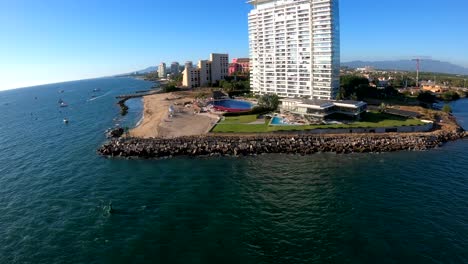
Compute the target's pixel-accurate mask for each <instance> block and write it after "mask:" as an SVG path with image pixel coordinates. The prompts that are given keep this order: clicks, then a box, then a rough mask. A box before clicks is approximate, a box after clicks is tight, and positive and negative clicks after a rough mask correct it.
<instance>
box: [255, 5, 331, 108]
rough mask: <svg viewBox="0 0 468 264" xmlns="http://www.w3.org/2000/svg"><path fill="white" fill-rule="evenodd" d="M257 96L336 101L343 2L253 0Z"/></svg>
mask: <svg viewBox="0 0 468 264" xmlns="http://www.w3.org/2000/svg"><path fill="white" fill-rule="evenodd" d="M250 3H251V4H252V5H253V6H254V9H253V10H252V11H250V13H249V45H250V59H251V85H252V89H253V91H254V92H255V93H258V94H267V93H276V94H278V95H279V96H281V97H308V98H316V99H326V100H329V99H334V98H335V97H336V95H337V93H338V90H339V85H340V84H339V82H340V80H339V74H340V48H339V47H340V40H339V11H338V10H339V9H338V0H251V1H250Z"/></svg>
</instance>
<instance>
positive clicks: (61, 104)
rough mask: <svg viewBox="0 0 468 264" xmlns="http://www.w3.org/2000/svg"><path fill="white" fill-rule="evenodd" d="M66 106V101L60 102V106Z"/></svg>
mask: <svg viewBox="0 0 468 264" xmlns="http://www.w3.org/2000/svg"><path fill="white" fill-rule="evenodd" d="M67 106H68V105H67V103H65V102H63V101H62V102H61V103H60V107H67Z"/></svg>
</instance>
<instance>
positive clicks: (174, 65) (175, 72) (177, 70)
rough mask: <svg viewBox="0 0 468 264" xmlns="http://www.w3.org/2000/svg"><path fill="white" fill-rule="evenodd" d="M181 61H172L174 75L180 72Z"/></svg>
mask: <svg viewBox="0 0 468 264" xmlns="http://www.w3.org/2000/svg"><path fill="white" fill-rule="evenodd" d="M179 68H180V67H179V63H178V62H173V63H171V74H172V75H176V74H179V73H180V70H179Z"/></svg>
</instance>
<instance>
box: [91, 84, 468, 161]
mask: <svg viewBox="0 0 468 264" xmlns="http://www.w3.org/2000/svg"><path fill="white" fill-rule="evenodd" d="M198 93H199V91H198V92H197V93H195V92H191V91H185V92H173V93H153V94H143V95H140V96H138V97H142V101H143V113H142V116H141V118H140V120H139V121H138V123H137V124H136V126H135V127H134V128H132V129H131V130H130V131H129V133H128V135H127V136H124V137H121V138H114V139H112V140H110V141H109V142H107V143H105V144H104V145H102V146H101V148H99V149H98V153H99V154H100V155H102V156H106V157H123V158H144V159H148V158H149V159H154V158H156V159H158V158H165V157H176V156H192V157H195V156H197V157H198V156H249V155H258V154H264V153H285V154H300V155H307V154H313V153H318V152H335V153H369V152H393V151H402V150H416V151H419V150H428V149H433V148H436V147H439V146H442V145H443V144H444V143H446V142H449V141H455V140H458V139H463V138H465V137H468V133H467V132H465V131H464V129H463V128H462V127H461V126H460V125H459V124H458V123H457V120H456V118H455V117H453V116H451V115H442V116H441V117H439V118H440V121H438V122H434V124H433V125H432V124H431V127H432V126H433V128H432V129H431V131H428V132H422V131H421V132H393V131H392V132H385V133H369V132H368V130H364V131H358V130H357V131H358V132H354V133H342V134H336V133H339V132H338V131H336V133H333V131H332V132H329V133H324V134H314V133H307V132H304V131H302V132H299V131H295V132H293V131H281V132H279V133H251V134H243V133H212V132H210V131H211V130H212V128H213V127H214V126H215V125H216V123H217V122H218V121H219V119H220V116H219V115H215V114H212V113H199V112H197V111H200V109H201V108H200V107H199V106H198V105H199V104H198V102H199V99H196V98H197V97H196V96H195V94H198ZM413 131H414V129H413ZM424 131H425V130H424ZM291 139H293V140H291ZM296 140H297V141H296ZM246 142H248V144H247V143H246ZM297 142H301V143H300V144H296V143H297ZM246 144H247V145H246Z"/></svg>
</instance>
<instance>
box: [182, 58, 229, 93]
mask: <svg viewBox="0 0 468 264" xmlns="http://www.w3.org/2000/svg"><path fill="white" fill-rule="evenodd" d="M228 70H229V55H228V54H211V55H210V60H200V61H199V62H198V65H197V68H194V67H193V64H192V62H186V63H185V70H184V72H183V74H184V77H183V81H182V85H183V86H185V87H189V88H194V87H203V86H209V85H210V84H215V83H217V82H219V81H221V80H224V78H226V77H227V76H228Z"/></svg>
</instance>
